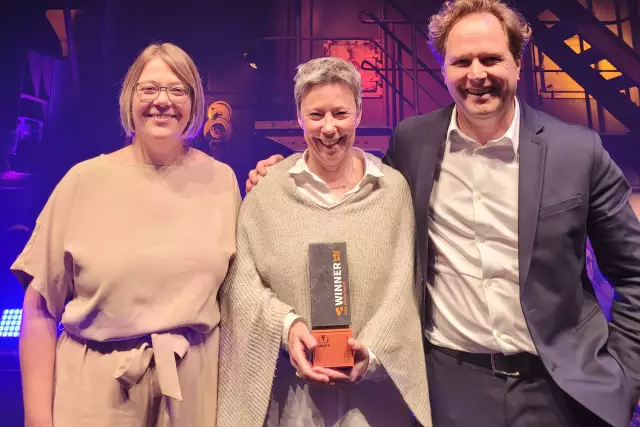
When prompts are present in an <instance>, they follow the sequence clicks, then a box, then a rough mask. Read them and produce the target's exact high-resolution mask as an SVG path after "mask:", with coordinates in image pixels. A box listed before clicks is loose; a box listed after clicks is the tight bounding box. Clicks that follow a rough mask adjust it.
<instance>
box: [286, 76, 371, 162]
mask: <svg viewBox="0 0 640 427" xmlns="http://www.w3.org/2000/svg"><path fill="white" fill-rule="evenodd" d="M360 116H361V113H360V112H359V111H357V108H356V100H355V97H354V94H353V92H352V91H351V89H350V88H349V86H347V85H345V84H341V83H326V84H317V85H314V86H312V87H311V89H310V90H309V91H308V92H307V94H306V95H305V96H304V98H303V99H302V102H301V103H300V111H299V114H298V123H299V124H300V127H301V128H302V130H303V132H304V139H305V141H306V143H307V146H308V147H309V160H310V162H314V163H316V164H317V165H318V166H321V167H324V168H328V169H335V167H336V166H339V165H341V164H342V163H343V162H344V161H345V160H347V158H348V156H347V153H348V152H349V150H350V149H351V147H352V146H353V143H354V142H355V138H356V127H357V126H358V125H359V124H360Z"/></svg>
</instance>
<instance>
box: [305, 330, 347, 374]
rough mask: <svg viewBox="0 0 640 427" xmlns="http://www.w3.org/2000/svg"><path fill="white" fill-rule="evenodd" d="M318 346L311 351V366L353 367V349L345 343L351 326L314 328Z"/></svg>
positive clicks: (313, 332) (313, 333)
mask: <svg viewBox="0 0 640 427" xmlns="http://www.w3.org/2000/svg"><path fill="white" fill-rule="evenodd" d="M312 335H313V337H314V338H315V339H316V341H317V342H318V346H317V347H316V349H315V350H314V351H313V366H321V367H323V368H351V367H353V351H352V350H351V348H350V347H349V345H348V344H347V341H348V340H349V338H351V328H335V329H314V330H313V331H312Z"/></svg>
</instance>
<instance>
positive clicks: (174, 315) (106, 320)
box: [11, 153, 241, 341]
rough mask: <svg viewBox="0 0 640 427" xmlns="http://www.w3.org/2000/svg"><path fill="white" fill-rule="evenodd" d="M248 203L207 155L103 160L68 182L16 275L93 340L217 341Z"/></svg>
mask: <svg viewBox="0 0 640 427" xmlns="http://www.w3.org/2000/svg"><path fill="white" fill-rule="evenodd" d="M240 201H241V199H240V193H239V190H238V184H237V181H236V177H235V175H234V173H233V171H232V170H231V168H230V167H229V166H227V165H225V164H223V163H220V162H218V161H216V160H214V159H212V158H211V157H209V156H206V155H204V154H202V153H198V155H196V156H191V157H190V159H189V161H185V162H184V163H183V164H182V165H180V166H161V167H157V166H152V165H142V164H137V163H123V161H122V160H116V159H115V158H114V157H112V156H104V155H103V156H100V157H97V158H94V159H91V160H88V161H85V162H83V163H80V164H78V165H76V166H74V167H73V168H72V169H71V170H70V171H69V172H68V173H67V174H66V176H65V177H64V178H63V179H62V180H61V181H60V183H59V184H58V186H57V187H56V189H55V190H54V192H53V194H52V195H51V197H50V199H49V201H48V202H47V204H46V206H45V208H44V210H43V211H42V213H41V214H40V216H39V218H38V220H37V222H36V227H35V230H34V232H33V235H32V236H31V239H30V240H29V243H28V244H27V246H26V247H25V249H24V251H23V252H22V254H21V255H20V256H19V257H18V259H17V260H16V261H15V263H14V264H13V266H12V267H11V269H12V270H13V271H14V273H15V274H16V275H17V276H18V278H19V279H20V280H21V282H22V283H23V285H24V286H25V287H26V286H27V285H28V284H30V285H31V287H32V288H33V289H35V290H36V291H38V292H39V293H40V294H42V296H43V297H44V298H45V300H46V303H47V307H48V309H49V312H50V313H51V315H52V316H53V317H54V318H55V319H56V320H57V321H62V323H63V324H64V327H65V329H66V330H67V331H68V332H69V333H71V334H73V335H76V336H78V337H81V338H84V339H87V340H93V341H109V340H122V339H129V338H135V337H138V336H142V335H147V334H150V333H154V332H162V331H169V330H173V329H176V328H181V327H189V328H192V329H194V330H195V331H197V332H200V333H208V332H210V331H211V330H212V329H213V328H215V327H216V326H217V325H218V322H219V320H220V311H219V307H218V302H217V299H216V297H217V293H218V288H219V286H220V284H221V283H222V281H223V279H224V277H225V275H226V273H227V268H228V264H229V260H230V258H231V257H232V256H233V255H234V254H235V250H236V247H235V229H236V216H237V213H238V209H239V205H240Z"/></svg>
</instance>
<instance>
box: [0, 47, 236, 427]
mask: <svg viewBox="0 0 640 427" xmlns="http://www.w3.org/2000/svg"><path fill="white" fill-rule="evenodd" d="M120 116H121V120H122V126H123V128H124V130H125V132H126V133H127V135H129V136H131V137H132V144H131V145H129V146H127V147H126V148H123V149H121V150H119V151H116V152H114V153H111V154H108V155H102V156H99V157H97V158H94V159H90V160H88V161H85V162H83V163H80V164H78V165H76V166H74V167H73V168H72V169H71V170H70V171H69V172H68V173H67V174H66V176H65V177H64V178H63V179H62V181H61V182H60V183H59V184H58V186H57V187H56V189H55V190H54V192H53V194H52V195H51V197H50V199H49V201H48V203H47V204H46V206H45V207H44V210H43V211H42V213H41V214H40V217H39V218H38V221H37V225H36V228H35V231H34V233H33V235H32V236H31V239H30V241H29V243H28V244H27V246H26V248H25V249H24V251H23V253H22V254H21V255H20V256H19V258H18V259H17V260H16V262H15V263H14V265H13V266H12V270H13V271H14V273H15V274H16V275H17V276H18V278H19V279H20V280H21V282H22V283H23V285H24V286H25V289H26V293H25V299H24V314H23V319H24V323H23V330H22V336H21V339H20V350H21V352H20V353H21V359H20V362H21V368H22V377H23V389H24V404H25V419H26V425H27V426H48V427H51V426H56V427H76V426H77V427H86V426H92V427H100V426H105V427H106V426H180V427H182V426H215V424H216V404H217V383H218V380H217V375H218V345H219V327H218V323H219V320H220V315H219V309H218V303H217V300H216V299H217V294H218V288H219V286H220V283H221V282H222V280H223V279H224V277H225V275H226V273H227V268H228V264H229V260H230V258H231V257H232V256H233V254H234V253H235V228H236V216H237V212H238V209H239V205H240V193H239V191H238V185H237V182H236V178H235V175H234V173H233V171H232V170H231V169H230V168H229V167H228V166H227V165H224V164H222V163H220V162H218V161H216V160H214V159H212V158H211V157H209V156H207V155H205V154H204V153H202V152H199V151H197V150H195V149H193V148H190V147H189V146H188V144H187V141H188V140H189V139H190V138H193V137H194V136H195V135H196V134H197V132H198V131H199V129H200V128H201V125H202V122H203V116H204V94H203V89H202V83H201V80H200V76H199V74H198V71H197V69H196V67H195V65H194V63H193V61H192V60H191V58H189V56H188V55H187V54H186V53H185V52H184V51H183V50H181V49H180V48H178V47H177V46H174V45H172V44H168V43H165V44H160V45H156V44H154V45H151V46H149V47H147V48H146V49H145V50H144V51H143V52H142V53H141V54H140V56H139V57H138V58H137V59H136V60H135V62H134V63H133V65H132V66H131V68H130V69H129V72H128V74H127V76H126V78H125V81H124V84H123V87H122V92H121V94H120ZM60 322H61V323H62V324H63V325H64V332H62V335H61V336H60V337H59V338H58V337H56V335H57V334H56V331H57V325H58V323H60Z"/></svg>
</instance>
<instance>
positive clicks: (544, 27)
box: [515, 0, 640, 135]
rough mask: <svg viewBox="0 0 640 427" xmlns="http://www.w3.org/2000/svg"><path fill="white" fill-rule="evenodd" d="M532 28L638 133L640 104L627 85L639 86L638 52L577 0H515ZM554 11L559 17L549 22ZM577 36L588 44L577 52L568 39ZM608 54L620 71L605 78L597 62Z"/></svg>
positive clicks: (537, 39)
mask: <svg viewBox="0 0 640 427" xmlns="http://www.w3.org/2000/svg"><path fill="white" fill-rule="evenodd" d="M515 5H516V7H518V8H519V10H520V11H521V12H522V14H523V15H524V16H525V18H526V19H527V20H528V21H529V23H530V24H531V27H532V29H533V43H534V44H535V45H536V46H537V47H538V48H539V49H540V50H542V51H543V52H544V53H545V54H546V55H548V56H549V58H551V60H552V61H554V62H555V63H556V64H558V65H559V66H560V67H561V68H562V70H564V71H565V72H567V73H568V74H569V75H570V76H571V78H573V79H574V80H575V81H576V82H577V83H578V84H579V85H580V86H582V87H583V88H584V89H585V91H586V92H588V93H589V94H591V95H592V96H593V97H594V98H595V99H596V100H597V101H598V102H599V103H600V104H602V106H604V107H605V108H606V109H607V110H608V111H609V112H610V113H611V114H612V115H613V116H614V117H615V118H616V119H617V120H618V121H620V123H622V124H623V125H624V126H625V127H626V128H627V129H629V131H630V132H631V133H632V134H636V135H640V108H639V107H638V106H637V105H636V104H635V103H634V102H633V101H632V100H631V99H630V97H629V89H630V88H632V87H638V86H640V57H639V56H638V54H636V53H635V52H634V51H633V49H632V48H631V47H630V46H629V45H628V44H627V43H625V42H624V41H623V40H622V39H621V38H620V37H618V36H616V35H615V34H614V33H613V32H611V31H610V30H609V28H607V26H606V25H605V24H604V23H602V22H601V21H599V20H598V19H597V18H595V17H594V16H593V15H592V14H591V13H590V12H589V11H588V10H587V9H585V7H583V6H582V5H581V4H580V3H578V2H577V1H575V0H553V1H548V0H536V1H532V0H516V1H515ZM547 10H548V11H550V12H551V13H553V14H554V15H555V16H556V17H557V18H558V19H559V20H558V21H557V22H555V23H554V24H549V25H548V24H545V22H543V20H542V19H540V18H539V16H540V14H541V13H543V12H545V11H547ZM575 36H578V37H579V38H580V39H581V40H583V41H585V42H586V43H587V44H588V45H589V48H588V49H585V50H584V51H582V52H580V51H578V52H576V51H574V50H573V49H571V48H570V47H569V46H568V45H567V44H566V43H565V41H566V40H568V39H570V38H573V37H575ZM603 60H607V61H608V62H609V63H611V64H612V65H613V66H614V67H616V69H617V70H618V71H619V72H621V73H622V74H621V75H619V76H617V77H614V78H611V79H606V78H605V77H604V76H603V74H602V73H601V72H599V71H598V69H597V68H598V67H597V64H598V63H599V62H600V61H603Z"/></svg>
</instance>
